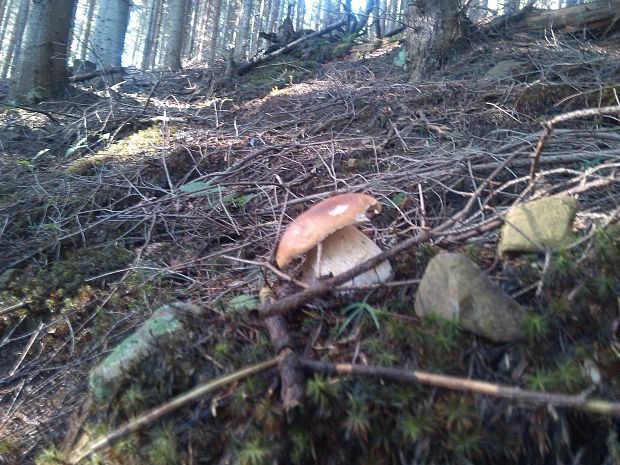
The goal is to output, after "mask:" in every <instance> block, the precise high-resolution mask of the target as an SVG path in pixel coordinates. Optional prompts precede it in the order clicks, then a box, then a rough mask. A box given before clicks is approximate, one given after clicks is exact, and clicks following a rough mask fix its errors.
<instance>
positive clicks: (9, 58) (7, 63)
mask: <svg viewBox="0 0 620 465" xmlns="http://www.w3.org/2000/svg"><path fill="white" fill-rule="evenodd" d="M29 10H30V1H29V0H21V2H20V4H19V12H18V13H17V18H16V19H15V27H13V35H12V37H11V41H10V42H9V47H8V50H7V53H6V57H5V59H4V66H3V67H2V77H3V78H6V77H7V75H8V74H9V71H10V70H12V69H15V65H16V64H17V61H18V60H19V55H20V50H21V45H22V39H23V37H24V30H25V29H26V20H27V19H28V12H29Z"/></svg>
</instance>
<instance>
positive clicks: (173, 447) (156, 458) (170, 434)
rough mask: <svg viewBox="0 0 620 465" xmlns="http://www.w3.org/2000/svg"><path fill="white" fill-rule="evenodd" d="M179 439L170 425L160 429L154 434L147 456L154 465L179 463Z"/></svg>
mask: <svg viewBox="0 0 620 465" xmlns="http://www.w3.org/2000/svg"><path fill="white" fill-rule="evenodd" d="M177 447H178V446H177V439H176V436H175V435H174V431H173V429H172V427H171V426H170V425H164V426H162V427H160V428H158V429H157V430H156V431H155V433H154V434H153V437H152V440H151V444H150V445H149V448H148V452H147V456H148V458H149V463H150V464H152V465H173V464H175V463H179V453H178V450H177Z"/></svg>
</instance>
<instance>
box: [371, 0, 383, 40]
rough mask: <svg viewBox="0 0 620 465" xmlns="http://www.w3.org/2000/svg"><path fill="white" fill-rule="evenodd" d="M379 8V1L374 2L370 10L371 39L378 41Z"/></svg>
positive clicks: (379, 29)
mask: <svg viewBox="0 0 620 465" xmlns="http://www.w3.org/2000/svg"><path fill="white" fill-rule="evenodd" d="M380 8H381V0H375V4H374V8H373V10H372V28H371V37H372V38H377V39H380V38H381V37H382V32H381V16H380V14H379V10H380Z"/></svg>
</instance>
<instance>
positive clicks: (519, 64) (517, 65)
mask: <svg viewBox="0 0 620 465" xmlns="http://www.w3.org/2000/svg"><path fill="white" fill-rule="evenodd" d="M527 65H528V63H527V62H526V61H521V60H504V61H500V62H499V63H497V64H496V65H494V66H493V67H492V68H491V69H490V70H488V71H487V72H486V73H485V74H484V79H505V78H510V77H512V76H513V75H515V74H518V73H522V72H523V71H524V69H525V68H526V67H527Z"/></svg>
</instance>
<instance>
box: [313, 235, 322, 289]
mask: <svg viewBox="0 0 620 465" xmlns="http://www.w3.org/2000/svg"><path fill="white" fill-rule="evenodd" d="M315 248H316V268H315V269H314V277H315V278H316V279H317V280H318V279H319V278H320V277H321V255H322V252H323V242H319V243H318V244H317V245H316V247H315Z"/></svg>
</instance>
